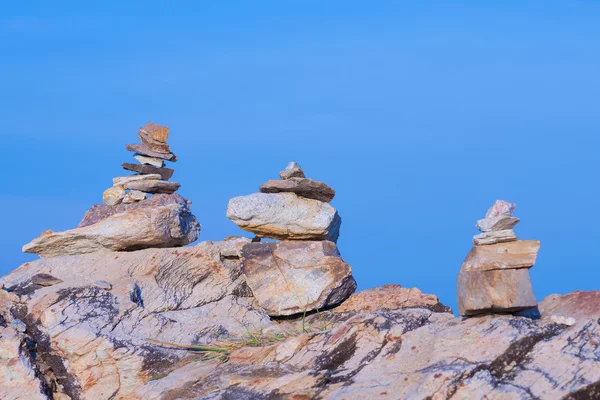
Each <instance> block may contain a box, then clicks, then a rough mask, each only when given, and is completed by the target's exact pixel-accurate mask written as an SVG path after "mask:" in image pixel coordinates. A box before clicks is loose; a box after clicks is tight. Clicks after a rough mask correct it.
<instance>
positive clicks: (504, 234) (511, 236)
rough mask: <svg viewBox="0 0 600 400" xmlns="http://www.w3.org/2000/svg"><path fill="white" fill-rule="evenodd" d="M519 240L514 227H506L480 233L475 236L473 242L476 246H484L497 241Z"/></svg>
mask: <svg viewBox="0 0 600 400" xmlns="http://www.w3.org/2000/svg"><path fill="white" fill-rule="evenodd" d="M516 240H519V239H518V238H517V235H515V231H513V230H512V229H506V230H503V231H493V232H484V233H482V234H480V235H477V236H475V237H473V244H474V245H475V246H484V245H490V244H496V243H505V242H514V241H516Z"/></svg>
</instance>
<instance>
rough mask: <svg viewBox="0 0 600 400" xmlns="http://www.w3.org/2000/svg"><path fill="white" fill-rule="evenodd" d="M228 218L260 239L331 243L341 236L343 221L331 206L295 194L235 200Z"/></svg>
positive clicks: (231, 202) (228, 208)
mask: <svg viewBox="0 0 600 400" xmlns="http://www.w3.org/2000/svg"><path fill="white" fill-rule="evenodd" d="M227 217H228V218H229V219H231V220H232V221H233V222H234V223H235V224H236V225H238V226H239V227H240V228H242V229H244V230H246V231H250V232H252V233H254V234H256V235H257V236H259V237H268V238H273V239H281V240H330V241H332V242H336V241H337V238H338V236H339V230H340V225H341V218H340V217H339V215H338V213H337V211H336V210H335V208H333V207H332V206H331V205H329V204H328V203H325V202H322V201H318V200H313V199H307V198H303V197H299V196H297V195H296V194H294V193H254V194H251V195H248V196H241V197H235V198H233V199H231V200H230V201H229V205H228V206H227Z"/></svg>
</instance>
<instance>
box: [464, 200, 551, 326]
mask: <svg viewBox="0 0 600 400" xmlns="http://www.w3.org/2000/svg"><path fill="white" fill-rule="evenodd" d="M515 208H516V204H514V203H509V202H507V201H504V200H498V201H496V203H495V204H494V205H493V206H492V207H491V208H490V209H489V210H488V212H487V214H486V216H485V218H484V219H481V220H479V221H477V225H476V226H477V229H479V231H481V232H482V233H481V234H479V235H476V236H475V237H474V238H473V244H474V245H475V247H473V249H472V250H471V251H470V252H469V254H468V255H467V258H466V259H465V261H464V262H463V264H462V267H461V269H460V273H459V275H458V279H457V297H458V310H459V313H460V315H462V316H471V315H476V314H480V313H488V312H502V313H507V312H517V311H523V310H528V309H533V308H535V307H536V306H537V302H536V299H535V295H534V294H533V288H532V286H531V278H530V277H529V268H531V267H533V266H534V264H535V261H536V258H537V254H538V252H539V249H540V242H539V241H537V240H519V239H518V238H517V236H516V235H515V232H514V230H513V228H514V227H515V226H516V225H517V224H518V223H519V219H518V218H515V217H514V216H513V215H514V212H515Z"/></svg>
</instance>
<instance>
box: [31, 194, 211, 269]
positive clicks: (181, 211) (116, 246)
mask: <svg viewBox="0 0 600 400" xmlns="http://www.w3.org/2000/svg"><path fill="white" fill-rule="evenodd" d="M163 200H164V199H163ZM171 200H172V201H165V202H164V203H161V202H160V199H159V201H156V202H148V203H147V206H146V207H136V208H134V207H132V208H131V209H127V208H125V209H127V211H124V212H120V213H116V214H112V215H110V216H107V217H105V218H103V219H100V217H99V216H98V215H99V214H102V212H101V211H98V213H94V215H96V216H95V217H91V216H87V219H88V221H89V220H95V219H99V220H98V222H95V223H93V224H91V225H85V226H84V227H81V228H76V229H71V230H68V231H64V232H52V231H47V232H44V233H42V234H41V235H40V236H39V237H38V238H37V239H35V240H33V241H32V242H31V243H28V244H26V245H25V246H23V251H24V252H26V253H35V254H38V255H40V256H41V257H56V256H62V255H72V254H83V253H91V252H95V251H100V250H104V249H109V250H113V251H125V250H128V251H130V250H137V249H143V248H149V247H173V246H182V245H185V244H188V243H192V242H194V241H196V240H197V239H198V236H199V234H200V225H199V224H198V221H197V220H196V217H194V215H193V214H192V213H191V211H190V209H189V208H188V203H187V202H185V201H181V200H180V199H178V198H175V199H171ZM157 203H158V204H159V205H156V204H157ZM140 204H141V203H140ZM125 207H127V206H125ZM107 213H110V212H107ZM85 219H86V217H84V220H85Z"/></svg>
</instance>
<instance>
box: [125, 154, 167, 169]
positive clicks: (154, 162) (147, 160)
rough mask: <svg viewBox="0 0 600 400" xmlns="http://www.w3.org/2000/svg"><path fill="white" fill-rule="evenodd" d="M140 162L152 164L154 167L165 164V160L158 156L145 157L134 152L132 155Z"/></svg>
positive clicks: (161, 166) (160, 166)
mask: <svg viewBox="0 0 600 400" xmlns="http://www.w3.org/2000/svg"><path fill="white" fill-rule="evenodd" d="M133 158H135V159H136V160H137V161H138V162H139V163H140V164H145V165H152V166H153V167H156V168H163V167H164V166H165V161H164V160H161V159H160V158H154V157H147V156H143V155H141V154H136V155H134V156H133Z"/></svg>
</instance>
